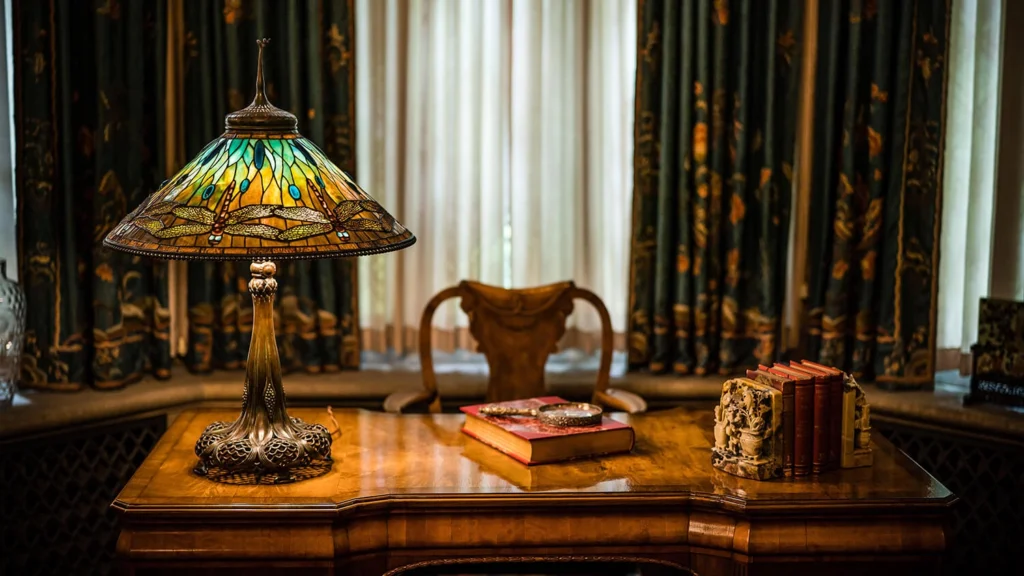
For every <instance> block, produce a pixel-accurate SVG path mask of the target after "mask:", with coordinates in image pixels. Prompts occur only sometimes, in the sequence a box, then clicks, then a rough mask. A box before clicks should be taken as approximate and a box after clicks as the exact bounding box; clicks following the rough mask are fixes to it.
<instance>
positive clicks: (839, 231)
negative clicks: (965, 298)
mask: <svg viewBox="0 0 1024 576" xmlns="http://www.w3.org/2000/svg"><path fill="white" fill-rule="evenodd" d="M820 5H821V12H820V19H819V22H818V30H819V33H818V37H819V40H818V42H819V50H818V64H817V72H816V78H817V81H816V85H815V94H816V98H815V104H816V108H815V111H814V117H815V132H814V146H813V147H814V180H813V187H814V195H813V197H812V201H811V227H810V231H809V234H810V237H809V241H808V245H809V249H810V250H811V252H810V254H809V257H808V265H809V286H810V291H809V302H808V305H809V318H808V336H809V338H808V340H809V347H810V350H809V355H810V356H811V357H815V358H816V359H818V360H820V361H821V362H824V363H826V364H830V365H834V366H843V367H845V368H847V369H850V370H852V371H853V372H854V374H856V375H857V376H858V377H861V378H865V379H869V380H870V379H875V380H877V381H879V382H880V383H889V384H892V385H894V386H900V385H919V384H922V383H926V382H930V381H931V379H932V377H933V374H934V352H935V350H934V349H935V311H936V299H935V290H936V277H937V275H938V246H939V240H938V233H939V231H938V227H939V222H940V221H941V216H940V215H941V212H940V200H941V199H940V190H941V178H942V146H943V124H944V116H945V106H944V104H945V80H946V53H947V46H948V25H949V14H950V10H949V0H912V1H907V2H872V1H856V0H846V1H842V2H821V3H820Z"/></svg>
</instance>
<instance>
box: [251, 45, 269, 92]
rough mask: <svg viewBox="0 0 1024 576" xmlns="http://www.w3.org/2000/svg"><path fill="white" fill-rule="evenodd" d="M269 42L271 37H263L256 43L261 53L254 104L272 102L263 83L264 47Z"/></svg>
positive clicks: (257, 62) (257, 69)
mask: <svg viewBox="0 0 1024 576" xmlns="http://www.w3.org/2000/svg"><path fill="white" fill-rule="evenodd" d="M269 43H270V38H261V39H259V40H257V41H256V45H257V46H259V47H260V53H259V56H257V58H256V97H255V98H253V101H252V102H253V104H270V101H269V100H267V92H266V89H265V85H264V83H263V47H264V46H266V45H267V44H269Z"/></svg>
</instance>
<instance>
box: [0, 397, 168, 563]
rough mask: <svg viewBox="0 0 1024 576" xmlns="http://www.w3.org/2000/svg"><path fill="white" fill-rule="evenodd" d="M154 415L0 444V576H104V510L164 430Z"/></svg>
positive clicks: (109, 516) (107, 522) (110, 556)
mask: <svg viewBox="0 0 1024 576" xmlns="http://www.w3.org/2000/svg"><path fill="white" fill-rule="evenodd" d="M166 427H167V425H166V418H165V417H164V416H158V417H154V418H147V419H144V420H135V421H131V422H126V423H122V424H117V425H112V426H104V427H102V428H95V429H91V430H86V431H81V430H78V431H75V432H71V433H68V434H65V435H61V436H57V437H47V438H45V439H41V440H33V441H31V442H25V443H13V444H6V445H2V446H0V462H2V463H3V464H2V466H0V486H2V487H3V490H2V495H0V498H2V502H3V509H2V510H3V514H2V518H3V523H2V526H0V542H2V548H3V549H4V552H3V553H0V574H12V575H13V574H18V575H19V576H22V575H25V576H28V575H34V574H39V575H43V574H47V575H48V574H54V575H56V574H60V575H65V574H74V575H76V576H79V575H88V574H111V573H114V572H115V566H114V547H115V545H116V543H117V537H118V533H119V529H118V524H117V516H116V515H115V514H114V513H113V512H112V511H111V510H110V509H109V506H110V503H111V502H112V501H113V500H114V497H116V496H117V493H118V492H119V491H120V490H121V488H122V487H123V486H124V485H125V484H126V483H127V482H128V480H129V479H130V478H131V476H132V474H133V473H134V472H135V470H136V469H137V468H138V467H139V466H140V465H141V464H142V462H143V460H145V459H146V456H147V455H148V454H149V452H150V450H152V449H153V446H155V445H156V442H157V440H158V439H159V438H160V436H161V435H162V434H163V433H164V430H165V429H166Z"/></svg>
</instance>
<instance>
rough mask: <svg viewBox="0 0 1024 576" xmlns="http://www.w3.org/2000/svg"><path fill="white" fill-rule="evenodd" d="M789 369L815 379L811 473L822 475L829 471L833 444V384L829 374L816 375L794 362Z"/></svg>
mask: <svg viewBox="0 0 1024 576" xmlns="http://www.w3.org/2000/svg"><path fill="white" fill-rule="evenodd" d="M789 369H790V370H794V371H797V372H802V373H804V374H806V375H808V376H810V377H811V378H813V379H814V438H813V444H814V458H813V459H812V460H811V472H813V473H814V474H821V473H822V472H825V471H826V470H828V451H829V445H830V444H831V442H830V436H829V433H830V432H831V429H832V428H831V425H830V422H829V420H830V419H829V414H830V413H831V410H832V401H831V399H830V398H829V396H830V395H831V394H830V392H831V390H832V382H831V379H830V378H829V376H828V375H827V374H820V375H818V374H815V373H814V372H811V371H809V370H807V369H806V368H804V367H802V366H800V365H799V364H795V363H793V362H790V363H789Z"/></svg>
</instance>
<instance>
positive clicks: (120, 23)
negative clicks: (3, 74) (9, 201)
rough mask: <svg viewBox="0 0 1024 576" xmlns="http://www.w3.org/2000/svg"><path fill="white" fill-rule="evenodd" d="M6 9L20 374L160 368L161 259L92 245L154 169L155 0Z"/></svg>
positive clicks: (158, 18) (30, 381) (164, 342)
mask: <svg viewBox="0 0 1024 576" xmlns="http://www.w3.org/2000/svg"><path fill="white" fill-rule="evenodd" d="M13 8H14V15H13V16H14V17H13V26H12V29H13V32H14V42H13V46H14V56H13V60H14V69H15V87H14V94H15V110H16V114H15V117H16V119H17V127H16V153H17V189H16V194H17V204H18V215H17V222H18V225H17V227H18V253H19V260H18V264H19V277H20V281H21V283H22V284H23V286H24V288H25V293H26V295H27V302H28V313H27V337H26V346H25V354H24V358H23V370H22V376H23V378H22V380H23V381H22V384H23V385H24V386H28V387H34V388H45V389H52V390H77V389H80V388H82V387H84V386H93V387H97V388H116V387H120V386H124V385H125V384H127V383H129V382H132V381H134V380H137V379H138V378H140V377H142V376H143V375H144V374H147V373H152V374H155V375H156V376H158V377H166V376H169V374H170V372H169V368H170V349H169V343H168V328H169V314H168V311H167V283H166V265H165V264H163V263H154V262H153V261H150V260H144V259H140V258H136V257H132V256H129V255H127V254H121V253H116V252H114V251H112V250H107V249H104V248H103V247H102V246H101V243H102V241H103V237H104V236H105V235H106V233H107V231H108V230H110V228H112V227H113V226H114V225H115V224H117V223H118V221H120V219H121V217H123V216H124V215H125V213H127V212H128V211H129V210H131V209H132V208H133V207H134V206H136V205H137V204H138V203H139V202H141V201H142V200H143V199H144V198H145V197H146V196H147V195H148V194H149V193H150V192H152V191H153V189H154V188H155V186H156V184H158V183H159V181H160V179H161V177H160V176H159V175H160V174H162V173H163V167H162V166H161V163H162V159H163V156H162V153H161V150H160V147H161V140H160V138H159V131H160V126H161V123H162V120H161V118H160V117H159V106H158V103H159V102H162V101H163V90H164V86H163V76H162V74H163V60H162V57H163V51H162V46H163V38H164V29H163V2H104V1H99V0H97V1H92V2H90V1H85V2H81V1H78V0H54V1H50V2H15V3H14V4H13Z"/></svg>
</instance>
